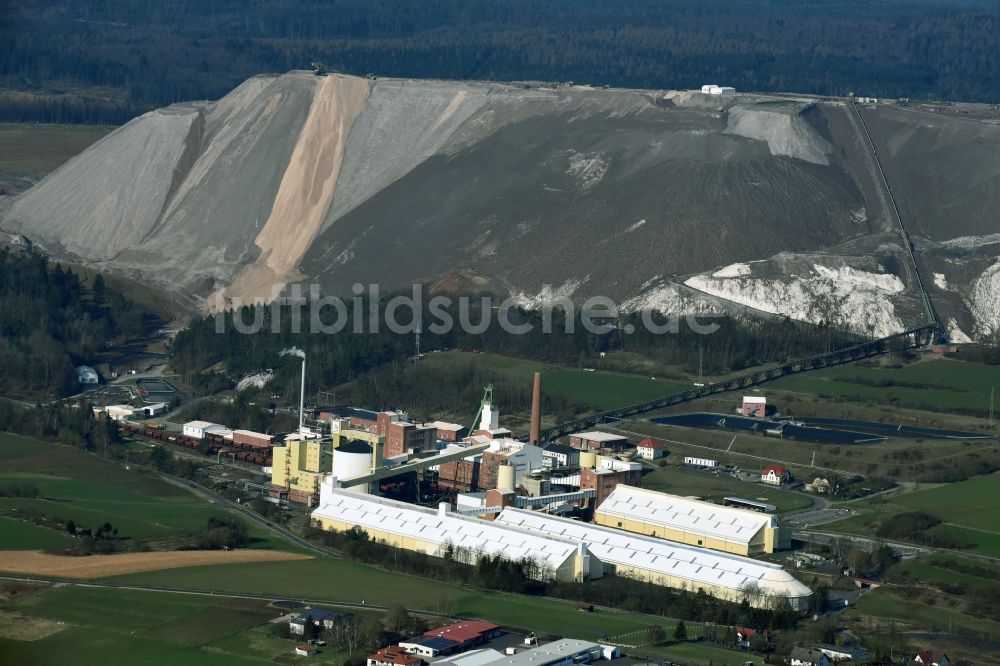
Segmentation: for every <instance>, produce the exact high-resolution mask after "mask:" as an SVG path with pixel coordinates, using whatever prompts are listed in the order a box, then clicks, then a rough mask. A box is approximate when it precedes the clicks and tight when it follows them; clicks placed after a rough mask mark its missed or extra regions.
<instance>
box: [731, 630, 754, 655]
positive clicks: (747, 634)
mask: <svg viewBox="0 0 1000 666" xmlns="http://www.w3.org/2000/svg"><path fill="white" fill-rule="evenodd" d="M735 629H736V644H737V645H739V646H740V647H741V648H742V649H744V650H749V649H750V641H752V640H753V638H754V637H755V636H756V635H757V630H756V629H751V628H750V627H735Z"/></svg>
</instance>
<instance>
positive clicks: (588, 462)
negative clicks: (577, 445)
mask: <svg viewBox="0 0 1000 666" xmlns="http://www.w3.org/2000/svg"><path fill="white" fill-rule="evenodd" d="M595 467H597V452H596V451H581V452H580V469H594V468H595Z"/></svg>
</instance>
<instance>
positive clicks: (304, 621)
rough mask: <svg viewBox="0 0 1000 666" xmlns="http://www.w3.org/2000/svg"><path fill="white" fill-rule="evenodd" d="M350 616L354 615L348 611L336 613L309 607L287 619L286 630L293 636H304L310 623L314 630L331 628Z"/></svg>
mask: <svg viewBox="0 0 1000 666" xmlns="http://www.w3.org/2000/svg"><path fill="white" fill-rule="evenodd" d="M352 617H354V616H353V615H351V614H350V613H338V612H336V611H331V610H325V609H323V608H310V609H308V610H305V611H302V613H300V614H299V616H298V617H296V618H293V619H292V620H290V621H289V623H288V631H289V633H291V634H292V635H294V636H305V635H306V634H307V633H308V632H307V629H308V628H309V626H310V625H312V630H314V631H321V630H323V629H332V628H333V627H334V626H335V625H337V624H339V623H341V622H345V621H347V620H349V619H351V618H352Z"/></svg>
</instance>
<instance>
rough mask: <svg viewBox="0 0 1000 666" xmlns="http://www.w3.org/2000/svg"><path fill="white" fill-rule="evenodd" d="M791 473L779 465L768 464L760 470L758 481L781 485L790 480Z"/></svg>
mask: <svg viewBox="0 0 1000 666" xmlns="http://www.w3.org/2000/svg"><path fill="white" fill-rule="evenodd" d="M791 479H792V475H791V474H790V473H789V472H788V470H787V469H785V468H784V467H782V466H781V465H768V466H767V467H765V468H764V469H762V470H760V482H761V483H766V484H768V485H772V486H783V485H785V484H786V483H788V482H789V481H791Z"/></svg>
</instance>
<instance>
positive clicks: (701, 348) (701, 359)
mask: <svg viewBox="0 0 1000 666" xmlns="http://www.w3.org/2000/svg"><path fill="white" fill-rule="evenodd" d="M704 368H705V345H704V344H699V345H698V383H699V384H704V383H705V380H704V379H703V377H704V372H703V370H704Z"/></svg>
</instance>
